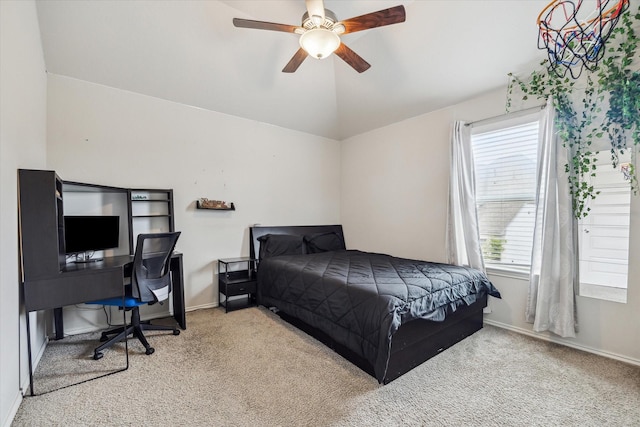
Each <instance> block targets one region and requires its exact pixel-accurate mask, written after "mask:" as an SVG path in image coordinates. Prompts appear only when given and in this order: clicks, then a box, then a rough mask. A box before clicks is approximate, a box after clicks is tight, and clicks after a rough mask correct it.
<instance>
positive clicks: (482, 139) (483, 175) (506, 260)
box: [471, 115, 539, 272]
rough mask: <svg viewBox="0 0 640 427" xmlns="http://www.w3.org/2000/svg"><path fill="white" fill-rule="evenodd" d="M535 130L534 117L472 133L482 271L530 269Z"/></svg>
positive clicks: (536, 147)
mask: <svg viewBox="0 0 640 427" xmlns="http://www.w3.org/2000/svg"><path fill="white" fill-rule="evenodd" d="M538 128H539V123H538V120H537V115H536V116H535V118H532V117H531V116H529V117H528V118H522V117H521V118H520V119H519V120H518V123H517V124H514V121H513V120H510V121H509V122H501V124H499V125H498V126H496V125H495V124H494V125H493V126H491V127H489V126H482V127H474V129H473V131H472V135H471V145H472V147H473V156H474V164H475V178H476V208H477V212H478V222H479V228H480V243H481V245H482V254H483V257H484V261H485V264H486V265H487V267H494V268H503V269H515V270H520V271H523V272H528V271H529V267H530V265H531V249H532V246H533V229H534V225H535V203H536V200H535V199H536V196H535V192H536V169H537V150H538Z"/></svg>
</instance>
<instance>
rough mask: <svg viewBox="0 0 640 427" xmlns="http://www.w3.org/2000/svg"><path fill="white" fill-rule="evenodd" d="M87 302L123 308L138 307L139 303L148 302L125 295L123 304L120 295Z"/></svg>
mask: <svg viewBox="0 0 640 427" xmlns="http://www.w3.org/2000/svg"><path fill="white" fill-rule="evenodd" d="M87 304H99V305H109V306H112V307H124V308H133V307H140V306H141V305H145V304H148V303H146V302H142V301H140V300H138V299H136V298H134V297H132V296H125V297H124V306H123V305H122V298H121V297H115V298H106V299H101V300H97V301H91V302H88V303H87Z"/></svg>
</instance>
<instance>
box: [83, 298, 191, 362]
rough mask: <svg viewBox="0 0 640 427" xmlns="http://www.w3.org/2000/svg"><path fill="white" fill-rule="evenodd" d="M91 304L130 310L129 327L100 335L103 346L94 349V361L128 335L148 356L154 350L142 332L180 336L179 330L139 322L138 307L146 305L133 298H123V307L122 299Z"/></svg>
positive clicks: (122, 327) (111, 299) (121, 327)
mask: <svg viewBox="0 0 640 427" xmlns="http://www.w3.org/2000/svg"><path fill="white" fill-rule="evenodd" d="M91 304H101V305H105V306H106V305H108V306H118V307H120V308H124V309H125V310H131V323H130V324H129V325H125V326H120V327H118V328H115V329H111V330H109V331H105V332H103V333H102V335H101V336H100V341H101V342H103V344H101V345H100V346H98V347H96V349H95V350H94V352H93V358H94V360H98V359H102V356H104V354H103V353H102V352H103V351H104V350H106V349H107V348H109V347H111V346H112V345H114V344H116V343H119V342H122V341H124V340H126V339H127V337H129V335H133V336H135V337H136V338H138V340H139V341H140V342H141V343H142V345H143V346H144V348H145V354H148V355H149V354H153V352H154V351H155V349H154V348H153V347H151V345H149V342H148V341H147V339H146V338H145V336H144V333H143V331H172V332H173V335H180V330H179V329H177V328H176V327H173V326H163V325H152V324H150V323H149V322H141V321H140V309H139V307H140V306H141V305H145V304H147V303H145V302H141V301H139V300H137V299H135V298H133V297H129V296H127V297H125V300H124V306H123V304H122V298H110V299H107V300H101V301H92V302H91ZM114 334H115V336H113V337H111V338H109V336H110V335H114Z"/></svg>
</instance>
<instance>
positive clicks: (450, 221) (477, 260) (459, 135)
mask: <svg viewBox="0 0 640 427" xmlns="http://www.w3.org/2000/svg"><path fill="white" fill-rule="evenodd" d="M450 162H451V167H450V176H449V204H448V212H447V254H448V258H449V263H450V264H454V265H463V266H468V267H472V268H476V269H478V270H480V271H483V272H484V271H485V266H484V259H483V258H482V249H481V248H480V232H479V228H478V215H477V211H476V181H475V170H474V166H473V150H472V147H471V127H470V126H467V125H466V124H465V123H464V122H461V121H456V122H454V123H453V127H452V130H451V147H450Z"/></svg>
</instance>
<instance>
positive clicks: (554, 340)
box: [484, 319, 640, 366]
mask: <svg viewBox="0 0 640 427" xmlns="http://www.w3.org/2000/svg"><path fill="white" fill-rule="evenodd" d="M484 323H486V324H487V325H491V326H495V327H497V328H502V329H507V330H510V331H513V332H517V333H519V334H523V335H527V336H530V337H533V338H537V339H539V340H543V341H548V342H552V343H554V344H560V345H564V346H566V347H571V348H575V349H577V350H582V351H586V352H587V353H592V354H597V355H598V356H602V357H606V358H609V359H614V360H618V361H620V362H624V363H628V364H630V365H636V366H640V360H638V359H634V358H632V357H628V356H623V355H620V354H615V353H610V352H608V351H602V350H599V349H597V348H593V347H588V346H584V345H580V344H574V343H571V342H567V341H564V340H561V339H558V338H555V337H552V336H548V335H543V334H538V333H536V332H533V331H529V330H527V329H524V328H520V327H517V326H512V325H508V324H506V323H502V322H496V321H495V320H489V319H484Z"/></svg>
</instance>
